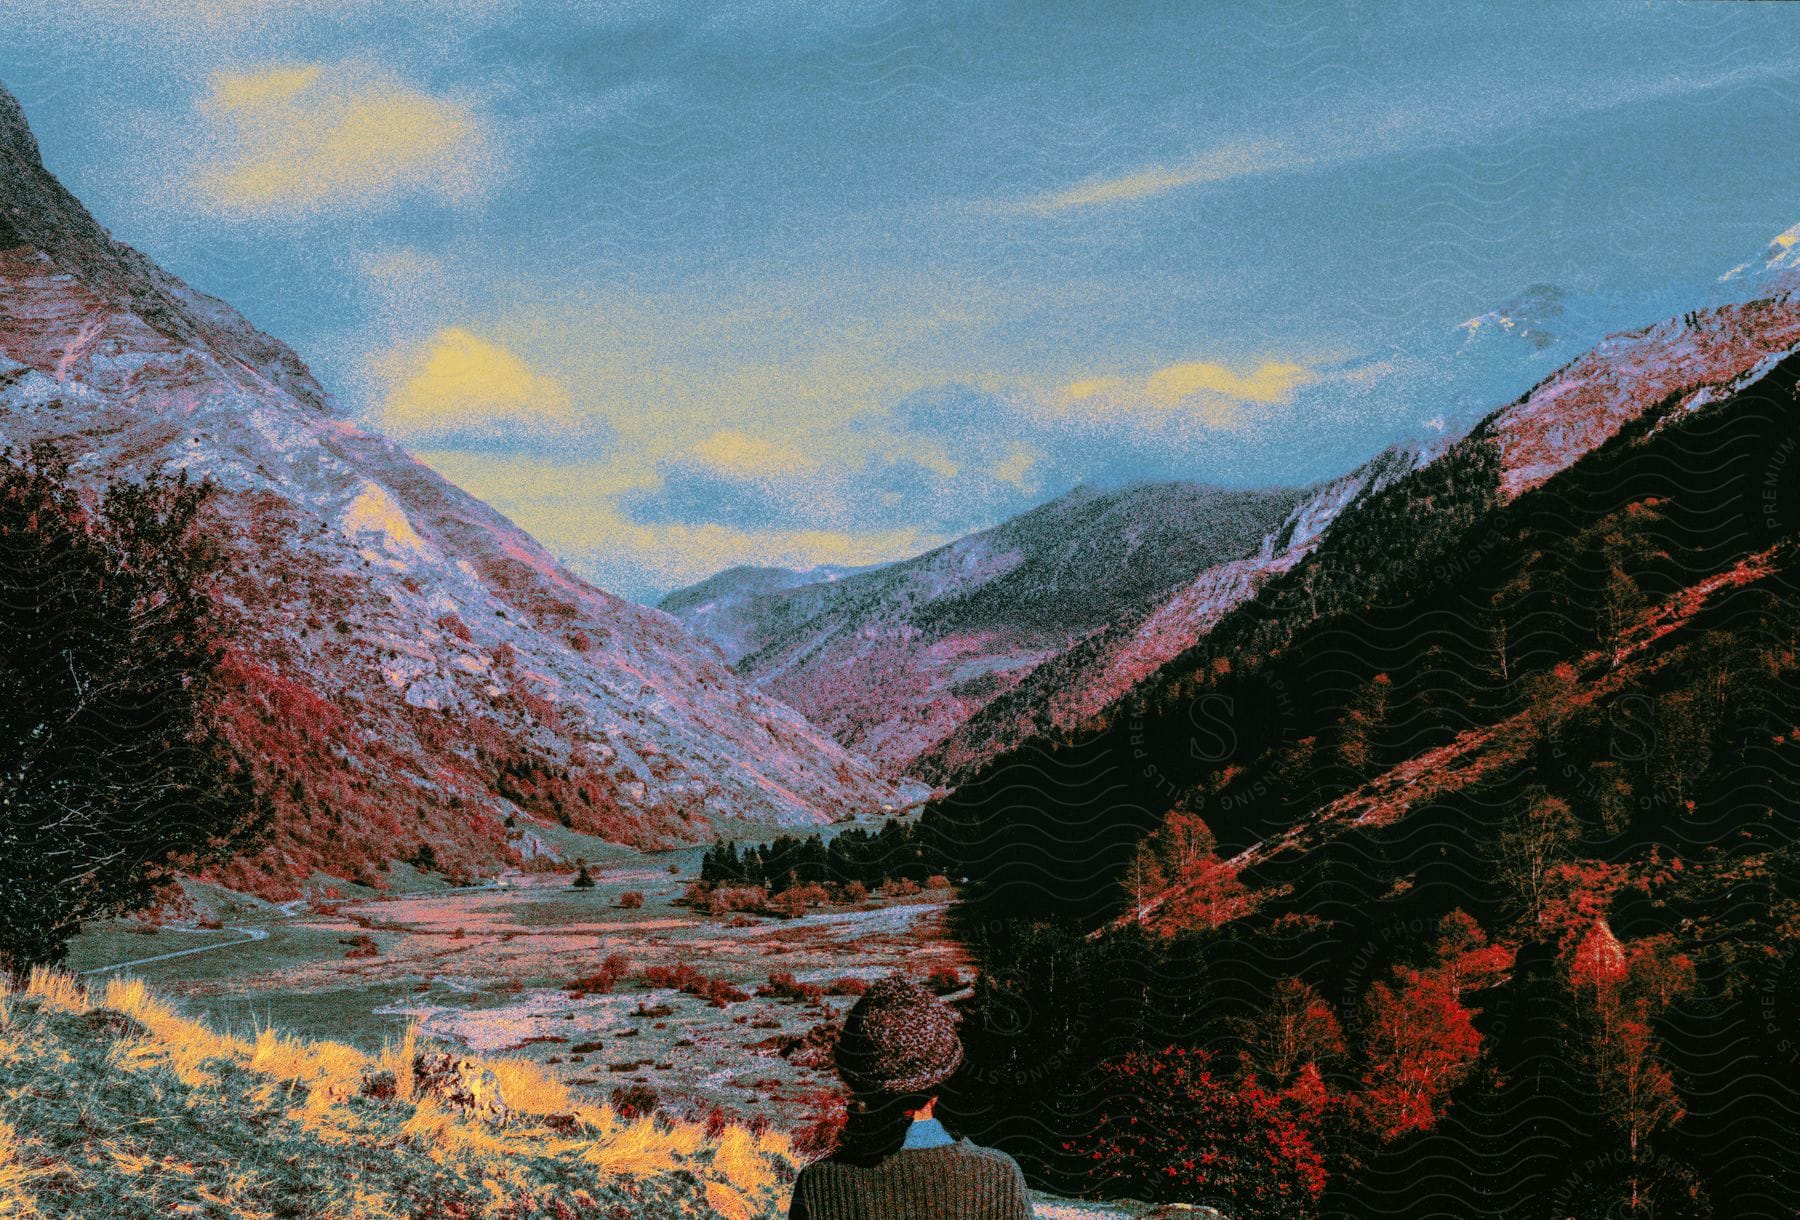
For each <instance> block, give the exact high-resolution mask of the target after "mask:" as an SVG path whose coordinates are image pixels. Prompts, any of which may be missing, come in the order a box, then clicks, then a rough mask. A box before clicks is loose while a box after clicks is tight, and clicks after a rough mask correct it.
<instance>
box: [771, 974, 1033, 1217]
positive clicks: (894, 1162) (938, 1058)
mask: <svg viewBox="0 0 1800 1220" xmlns="http://www.w3.org/2000/svg"><path fill="white" fill-rule="evenodd" d="M962 1056H963V1048H962V1039H961V1038H960V1037H958V1036H957V1032H956V1014H955V1013H954V1012H952V1011H951V1010H950V1007H949V1005H947V1004H945V1003H944V1002H943V1001H941V1000H939V999H938V998H937V997H936V996H935V995H933V994H931V992H929V991H927V990H926V989H925V988H923V987H921V986H919V985H918V984H917V983H914V982H911V981H909V980H907V979H905V978H902V977H900V976H898V975H894V976H892V977H889V978H885V979H882V980H880V981H879V982H877V983H876V984H875V985H874V986H872V987H870V988H869V990H868V991H867V992H865V993H864V994H863V996H862V998H861V999H859V1000H858V1001H857V1002H856V1005H855V1006H854V1007H853V1008H851V1010H850V1012H849V1015H847V1016H846V1017H845V1018H844V1030H843V1033H842V1034H841V1035H840V1036H839V1038H838V1045H837V1069H838V1075H839V1076H841V1077H842V1078H843V1081H844V1084H845V1085H846V1086H847V1087H848V1088H849V1090H850V1105H849V1113H848V1115H847V1120H846V1122H845V1126H844V1133H843V1136H842V1138H841V1139H840V1140H839V1142H838V1147H837V1151H835V1152H833V1153H832V1154H831V1155H830V1156H828V1157H826V1158H825V1159H824V1160H821V1161H816V1162H814V1163H813V1164H811V1165H808V1166H807V1167H806V1168H805V1169H802V1170H801V1171H800V1177H799V1179H798V1180H797V1181H796V1182H795V1183H794V1201H793V1205H792V1207H790V1209H789V1210H788V1217H789V1220H1030V1217H1031V1214H1032V1210H1031V1201H1030V1199H1029V1197H1028V1196H1027V1195H1026V1193H1025V1175H1024V1174H1022V1173H1020V1172H1019V1166H1018V1163H1017V1162H1016V1161H1014V1160H1013V1159H1012V1158H1011V1157H1010V1156H1007V1155H1006V1154H1005V1153H1004V1152H1000V1151H997V1150H996V1149H992V1148H982V1147H979V1146H978V1145H975V1144H972V1143H970V1142H969V1141H968V1140H966V1139H960V1140H959V1139H952V1138H951V1136H950V1133H949V1132H948V1131H946V1130H945V1129H944V1125H943V1124H942V1123H941V1122H939V1121H938V1119H937V1117H936V1113H935V1111H936V1107H937V1098H938V1088H939V1086H941V1085H942V1084H943V1083H944V1081H945V1080H947V1079H949V1077H950V1075H951V1073H953V1072H955V1071H956V1069H957V1067H959V1066H960V1065H961V1063H962Z"/></svg>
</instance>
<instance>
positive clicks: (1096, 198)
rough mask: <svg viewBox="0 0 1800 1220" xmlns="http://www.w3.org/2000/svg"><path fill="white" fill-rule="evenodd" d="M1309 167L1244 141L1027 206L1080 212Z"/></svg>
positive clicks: (1273, 148)
mask: <svg viewBox="0 0 1800 1220" xmlns="http://www.w3.org/2000/svg"><path fill="white" fill-rule="evenodd" d="M1309 163H1310V159H1309V158H1307V157H1304V156H1296V155H1293V154H1291V153H1285V152H1283V151H1282V150H1281V149H1279V148H1277V147H1276V146H1275V145H1272V144H1269V143H1266V142H1263V141H1240V142H1235V143H1231V144H1224V145H1221V146H1220V147H1218V148H1215V149H1213V150H1211V151H1210V152H1206V153H1203V154H1201V155H1200V156H1198V157H1195V158H1194V159H1192V160H1191V161H1187V162H1183V163H1181V164H1179V165H1151V166H1146V167H1145V168H1143V169H1139V170H1134V171H1132V172H1131V173H1128V174H1120V175H1118V176H1116V177H1113V178H1101V179H1098V180H1095V181H1092V182H1084V183H1082V184H1081V185H1079V186H1072V187H1069V188H1068V189H1066V190H1061V191H1054V192H1052V193H1050V194H1048V195H1044V196H1041V197H1039V198H1037V199H1034V200H1031V201H1029V202H1028V203H1026V205H1025V208H1026V210H1027V211H1033V212H1066V211H1070V210H1071V209H1076V208H1092V207H1104V206H1106V205H1107V204H1115V203H1135V202H1137V201H1138V200H1140V199H1150V198H1153V197H1155V196H1157V195H1166V194H1167V193H1169V192H1170V191H1175V190H1180V189H1182V188H1183V187H1189V186H1200V185H1202V184H1204V183H1208V182H1226V181H1229V180H1231V179H1233V178H1244V177H1248V176H1250V175H1252V174H1262V173H1268V172H1270V171H1272V170H1278V169H1285V168H1296V167H1298V166H1302V165H1306V164H1309Z"/></svg>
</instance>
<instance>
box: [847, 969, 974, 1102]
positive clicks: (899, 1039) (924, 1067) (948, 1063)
mask: <svg viewBox="0 0 1800 1220" xmlns="http://www.w3.org/2000/svg"><path fill="white" fill-rule="evenodd" d="M962 1057H963V1048H962V1039H961V1038H959V1037H957V1036H956V1014H955V1013H954V1012H952V1011H950V1006H949V1005H947V1004H945V1003H944V1002H943V1001H942V1000H939V999H938V998H937V997H936V996H934V995H932V994H931V993H930V992H929V991H927V990H925V989H924V988H923V987H921V986H919V985H918V984H917V983H913V982H909V981H908V980H906V979H904V978H901V977H900V976H899V975H892V976H890V977H888V978H885V979H882V980H881V981H880V982H878V983H876V984H875V985H874V986H873V987H870V988H869V990H868V991H866V992H864V993H863V997H862V999H860V1000H858V1001H857V1002H856V1005H855V1007H853V1008H851V1010H850V1014H849V1015H848V1016H846V1017H845V1018H844V1032H843V1034H842V1035H841V1036H840V1037H839V1038H838V1044H837V1068H838V1075H840V1076H842V1077H843V1078H844V1083H845V1084H847V1085H849V1086H850V1089H851V1091H852V1092H855V1093H862V1094H885V1095H888V1096H900V1095H904V1094H907V1093H921V1092H924V1091H925V1090H927V1089H930V1088H933V1087H934V1086H936V1085H939V1084H942V1083H943V1082H944V1081H945V1080H947V1079H949V1077H950V1074H951V1073H952V1072H954V1071H955V1070H956V1069H957V1067H958V1066H959V1065H960V1064H961V1063H962Z"/></svg>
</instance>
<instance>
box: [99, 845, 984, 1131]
mask: <svg viewBox="0 0 1800 1220" xmlns="http://www.w3.org/2000/svg"><path fill="white" fill-rule="evenodd" d="M698 854H699V853H698V852H696V851H681V852H650V853H638V852H632V851H628V850H618V849H615V850H614V851H613V852H612V854H611V855H610V856H609V857H608V858H606V859H603V860H596V861H595V862H594V863H593V864H592V865H591V869H592V878H593V881H594V885H593V888H591V889H574V888H571V887H570V884H569V882H570V879H571V878H570V875H569V874H567V873H554V874H551V873H523V872H510V873H505V874H502V875H501V876H500V877H499V878H498V879H496V880H495V881H493V882H490V883H488V884H484V885H478V886H467V887H450V886H447V885H444V884H442V883H441V881H436V880H433V879H430V878H421V877H419V876H418V875H417V874H413V873H411V872H410V870H405V866H396V868H395V870H394V871H395V872H397V873H399V872H402V871H403V870H404V871H405V873H406V875H405V876H404V877H403V878H402V879H400V880H399V882H398V884H397V885H396V886H395V890H396V892H393V893H389V894H376V893H373V892H370V891H361V892H359V887H355V886H342V887H334V888H336V889H337V890H338V892H339V893H340V894H341V895H342V896H341V897H324V896H319V897H314V898H312V899H309V900H301V901H295V902H290V903H286V904H281V905H275V904H257V905H256V906H254V907H246V908H245V909H244V910H243V911H241V912H240V913H239V914H237V915H235V916H232V917H230V922H229V926H228V927H223V928H217V929H206V928H192V927H188V928H182V929H179V930H177V929H176V928H174V927H171V928H169V929H166V930H146V929H145V928H144V926H143V925H129V927H130V928H131V929H132V930H127V927H128V926H127V925H118V926H107V927H96V928H93V929H90V930H89V931H88V932H87V933H85V934H84V935H83V936H81V937H79V938H77V939H76V940H75V942H74V943H73V945H72V946H71V954H70V960H69V966H70V968H71V969H73V970H76V971H78V972H81V973H84V974H86V975H87V976H88V977H89V978H91V979H99V980H100V981H104V977H105V976H106V975H107V974H109V973H111V972H112V971H113V970H115V969H118V968H119V964H121V963H128V965H126V966H125V968H124V969H123V970H122V971H121V973H127V974H129V975H130V976H131V977H134V978H141V979H143V980H145V981H146V982H147V983H149V984H151V985H152V986H153V987H155V988H156V989H157V990H158V992H160V993H161V994H163V995H166V996H170V997H174V998H178V999H179V1000H180V1001H181V1003H182V1005H183V1007H184V1009H185V1010H186V1011H187V1012H189V1013H190V1014H192V1015H194V1016H197V1017H201V1018H204V1019H205V1020H207V1021H208V1022H209V1023H210V1024H211V1025H213V1026H214V1027H215V1028H218V1029H221V1030H224V1031H227V1032H231V1033H236V1034H238V1035H240V1036H251V1035H253V1034H254V1032H255V1030H257V1029H259V1028H267V1027H275V1028H280V1029H283V1030H288V1031H292V1032H294V1033H296V1034H300V1035H303V1036H306V1037H312V1038H327V1039H331V1040H335V1041H341V1042H347V1043H349V1044H351V1045H353V1046H356V1047H358V1048H359V1049H362V1050H364V1051H369V1052H375V1051H379V1050H380V1049H381V1047H382V1046H383V1045H384V1044H386V1043H389V1042H393V1041H396V1040H398V1039H399V1038H400V1037H401V1036H402V1035H403V1034H404V1033H405V1031H406V1029H407V1028H408V1027H409V1026H416V1027H417V1029H418V1031H419V1033H420V1035H421V1036H423V1037H425V1038H427V1039H429V1040H431V1041H433V1042H438V1043H441V1044H443V1045H445V1046H450V1047H457V1048H462V1049H464V1050H466V1051H469V1052H473V1053H476V1054H481V1055H490V1056H493V1055H505V1056H507V1057H509V1058H525V1059H529V1060H531V1061H533V1062H534V1063H538V1064H540V1065H542V1066H543V1067H544V1068H545V1069H546V1070H547V1071H548V1072H549V1073H550V1074H551V1075H553V1076H555V1077H556V1078H557V1079H559V1080H562V1081H565V1082H566V1083H567V1084H568V1085H569V1086H570V1087H571V1089H572V1090H574V1092H575V1093H576V1094H577V1095H580V1096H589V1097H590V1098H591V1100H592V1101H593V1102H594V1103H595V1104H601V1103H604V1102H606V1101H607V1100H608V1099H609V1098H610V1097H611V1096H612V1095H613V1092H614V1091H615V1090H621V1089H631V1088H634V1087H635V1088H638V1089H648V1090H651V1091H653V1093H654V1095H655V1097H656V1099H657V1103H658V1106H659V1107H660V1108H662V1109H665V1110H668V1111H670V1112H672V1113H678V1114H690V1115H693V1114H698V1115H704V1114H706V1113H707V1112H709V1111H710V1110H711V1109H712V1108H714V1107H717V1108H719V1109H721V1110H723V1111H724V1112H725V1113H727V1114H729V1115H733V1116H738V1117H748V1116H750V1115H752V1114H761V1115H764V1116H765V1117H766V1118H767V1119H768V1120H769V1121H771V1122H773V1123H774V1124H775V1125H776V1126H778V1127H780V1128H782V1129H784V1130H789V1129H798V1128H802V1127H804V1126H805V1125H806V1124H807V1123H809V1122H813V1121H816V1120H818V1119H819V1118H820V1117H822V1116H823V1115H825V1114H827V1113H829V1112H830V1111H831V1110H832V1109H833V1108H834V1107H836V1106H838V1105H839V1104H841V1103H840V1101H839V1099H838V1093H839V1089H838V1086H837V1084H836V1079H835V1076H834V1075H833V1073H832V1069H831V1064H830V1061H829V1057H828V1056H827V1057H825V1058H823V1059H820V1058H813V1059H811V1060H807V1061H806V1062H805V1063H803V1064H796V1063H795V1062H793V1059H792V1056H793V1055H794V1053H795V1052H794V1050H793V1049H792V1047H791V1046H790V1047H789V1048H788V1054H787V1055H785V1056H784V1055H783V1054H782V1053H781V1046H782V1041H783V1040H784V1039H789V1040H796V1041H797V1040H799V1039H803V1038H804V1037H805V1035H806V1034H807V1033H808V1032H809V1031H811V1030H812V1029H813V1028H814V1027H815V1026H818V1025H819V1024H821V1023H824V1022H829V1021H831V1020H833V1019H835V1018H838V1017H841V1016H842V1013H843V1011H844V1010H845V1009H846V1008H848V1007H849V1005H850V1004H851V1003H853V1002H854V996H853V995H848V994H846V995H825V996H823V997H820V998H818V999H817V1000H813V1001H807V1002H802V1001H798V1000H795V999H793V998H791V997H781V996H768V995H761V996H759V995H757V994H756V992H757V990H758V988H763V987H766V985H767V984H768V982H769V976H770V975H771V974H773V973H779V972H784V971H785V972H787V973H789V974H791V975H792V976H793V977H794V979H796V980H797V981H798V982H800V983H815V984H820V985H821V986H829V985H830V984H832V983H833V982H836V981H838V980H842V979H845V978H853V979H861V980H864V981H868V980H873V979H876V978H879V977H881V976H883V975H885V974H888V973H891V972H893V971H896V970H898V971H904V972H906V973H908V974H909V975H912V976H914V977H919V978H924V977H927V976H929V975H930V974H931V973H932V972H933V971H938V970H965V971H966V957H965V955H964V953H963V951H962V950H961V949H960V947H959V946H958V945H957V944H956V942H955V941H953V940H952V939H951V938H950V937H949V935H948V933H947V929H946V927H945V912H946V909H947V907H948V904H949V901H950V898H951V894H950V893H949V892H948V891H943V890H939V891H926V892H924V893H922V894H919V895H917V896H913V897H907V898H897V899H891V900H889V899H880V898H876V899H871V900H869V901H867V902H864V903H858V904H855V905H854V906H842V907H830V908H825V909H822V910H818V911H814V912H810V913H808V914H806V915H802V916H800V917H797V918H793V919H780V918H774V917H763V916H740V917H737V918H736V919H735V920H727V919H723V918H717V917H712V916H708V915H704V914H701V913H698V912H696V911H695V910H693V909H690V908H689V907H687V906H680V905H676V900H677V899H679V898H680V897H681V896H682V894H683V892H684V891H685V890H686V888H687V887H688V885H689V884H690V883H691V882H693V880H694V879H695V877H696V875H697V867H698ZM628 893H636V894H641V895H642V896H643V905H642V906H641V907H635V908H627V907H623V906H621V898H622V897H623V896H624V895H626V894H628ZM209 922H211V921H209ZM358 936H366V937H367V938H369V940H370V941H372V942H373V947H374V950H375V951H374V952H373V953H372V954H370V955H369V956H366V957H361V956H359V957H350V956H346V955H347V954H348V953H350V952H351V951H352V949H353V946H350V945H348V944H347V942H349V941H351V940H353V939H354V938H356V937H358ZM614 954H622V955H623V956H624V957H625V958H627V959H629V961H630V963H631V966H630V968H629V970H628V971H627V972H626V973H625V975H624V977H622V978H621V979H620V980H619V981H618V982H617V983H616V984H614V986H613V987H612V988H611V989H610V991H608V992H607V993H604V994H580V993H576V992H573V991H572V990H571V985H572V984H575V983H576V982H577V980H579V979H581V978H583V977H584V976H590V975H592V974H593V973H594V972H595V971H596V970H598V969H599V968H600V967H601V965H602V963H603V962H604V960H605V959H606V958H607V957H609V956H610V955H614ZM165 955H167V956H165ZM177 955H179V956H177ZM682 963H686V964H690V965H692V966H694V967H696V968H697V969H699V970H700V971H701V972H703V973H704V974H705V975H706V976H708V977H709V978H713V979H721V980H724V981H725V982H726V983H727V984H729V985H730V986H731V987H733V988H736V989H737V990H739V991H741V992H743V993H747V995H748V997H749V998H747V999H743V1000H739V1001H735V1002H730V1003H726V1004H724V1005H722V1006H713V1005H711V1004H710V1003H709V1002H708V1001H707V1000H705V999H701V998H697V997H695V996H692V995H686V994H683V993H682V992H680V991H678V990H676V989H674V988H671V987H668V986H652V985H648V984H646V983H644V982H642V981H640V979H639V977H638V976H639V975H640V974H641V972H642V971H643V970H644V969H645V968H646V967H650V966H656V965H663V966H672V965H677V964H682ZM801 1058H802V1059H803V1060H805V1059H806V1057H805V1056H804V1055H802V1056H801Z"/></svg>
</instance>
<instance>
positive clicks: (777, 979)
mask: <svg viewBox="0 0 1800 1220" xmlns="http://www.w3.org/2000/svg"><path fill="white" fill-rule="evenodd" d="M756 994H757V995H766V996H776V997H779V998H780V999H784V1000H805V1001H808V1002H810V1001H812V1000H816V999H818V998H819V997H820V996H822V995H824V994H825V989H824V988H823V987H821V986H819V985H818V984H817V983H802V982H801V981H800V980H799V979H797V978H795V977H794V975H793V972H792V971H788V970H775V971H771V972H770V974H769V981H768V982H767V983H766V984H764V985H763V986H761V987H758V988H757V989H756Z"/></svg>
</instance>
